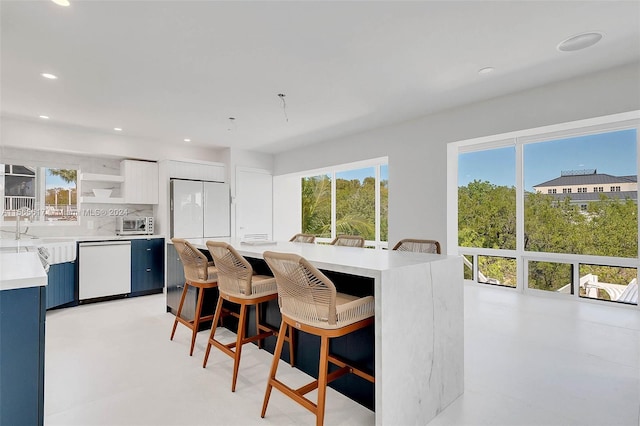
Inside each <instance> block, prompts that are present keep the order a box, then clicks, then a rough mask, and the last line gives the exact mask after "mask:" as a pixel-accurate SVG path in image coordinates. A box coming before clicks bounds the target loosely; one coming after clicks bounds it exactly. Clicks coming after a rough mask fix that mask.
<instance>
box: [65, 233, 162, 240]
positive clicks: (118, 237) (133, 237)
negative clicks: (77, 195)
mask: <svg viewBox="0 0 640 426" xmlns="http://www.w3.org/2000/svg"><path fill="white" fill-rule="evenodd" d="M69 238H72V239H74V240H76V241H122V240H147V239H151V238H164V235H156V234H152V235H146V234H145V235H78V236H74V237H69Z"/></svg>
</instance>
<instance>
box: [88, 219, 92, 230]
mask: <svg viewBox="0 0 640 426" xmlns="http://www.w3.org/2000/svg"><path fill="white" fill-rule="evenodd" d="M87 229H93V221H92V220H88V221H87Z"/></svg>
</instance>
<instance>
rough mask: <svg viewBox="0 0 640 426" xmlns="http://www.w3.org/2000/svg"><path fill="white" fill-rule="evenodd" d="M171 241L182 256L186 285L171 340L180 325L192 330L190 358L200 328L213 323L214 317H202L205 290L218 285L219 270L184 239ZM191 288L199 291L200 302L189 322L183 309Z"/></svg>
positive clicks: (198, 301)
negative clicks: (210, 322) (202, 325)
mask: <svg viewBox="0 0 640 426" xmlns="http://www.w3.org/2000/svg"><path fill="white" fill-rule="evenodd" d="M171 241H172V242H173V245H174V246H175V248H176V251H177V252H178V256H180V260H181V261H182V267H183V268H184V277H185V283H184V288H183V289H182V295H181V296H180V304H179V305H178V312H177V313H176V319H175V320H174V321H173V330H171V339H170V340H173V336H174V335H175V334H176V327H177V326H178V323H181V324H184V325H185V326H187V327H188V328H189V329H190V330H191V349H190V350H189V356H191V355H193V347H194V346H195V343H196V335H197V334H198V327H199V326H200V323H201V322H203V321H211V320H212V319H213V315H207V316H204V317H201V316H200V315H201V312H202V299H203V296H204V289H206V288H213V287H216V286H217V285H218V278H217V272H218V270H217V269H216V267H215V266H214V264H213V262H209V259H207V256H205V255H204V254H203V253H202V252H201V251H200V250H198V249H197V248H195V247H194V246H193V245H191V243H189V242H188V241H187V240H185V239H183V238H172V239H171ZM189 286H191V287H195V288H197V289H198V300H197V302H196V311H195V314H194V318H193V320H191V321H189V320H186V319H184V318H182V317H181V316H180V315H181V314H182V307H183V306H184V300H185V298H186V297H187V291H188V290H189Z"/></svg>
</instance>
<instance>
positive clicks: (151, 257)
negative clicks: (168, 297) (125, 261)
mask: <svg viewBox="0 0 640 426" xmlns="http://www.w3.org/2000/svg"><path fill="white" fill-rule="evenodd" d="M163 288H164V238H152V239H148V240H146V239H138V240H131V295H132V296H138V295H143V294H151V293H161V292H162V289H163Z"/></svg>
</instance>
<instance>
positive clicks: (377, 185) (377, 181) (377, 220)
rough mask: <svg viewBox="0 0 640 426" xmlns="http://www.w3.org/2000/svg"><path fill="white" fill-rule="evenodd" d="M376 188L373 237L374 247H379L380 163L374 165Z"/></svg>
mask: <svg viewBox="0 0 640 426" xmlns="http://www.w3.org/2000/svg"><path fill="white" fill-rule="evenodd" d="M375 173H376V188H375V214H374V223H375V227H376V230H375V238H376V244H375V245H376V248H380V164H378V165H376V172H375Z"/></svg>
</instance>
